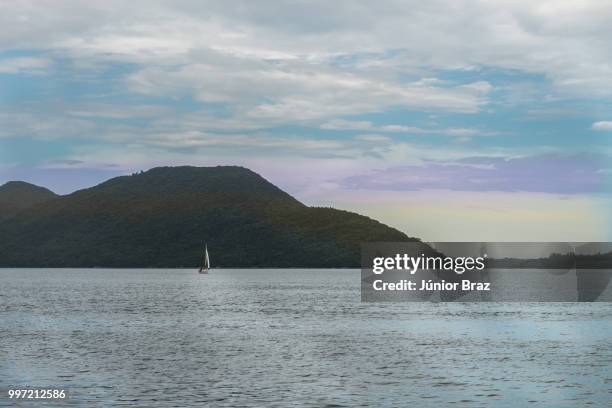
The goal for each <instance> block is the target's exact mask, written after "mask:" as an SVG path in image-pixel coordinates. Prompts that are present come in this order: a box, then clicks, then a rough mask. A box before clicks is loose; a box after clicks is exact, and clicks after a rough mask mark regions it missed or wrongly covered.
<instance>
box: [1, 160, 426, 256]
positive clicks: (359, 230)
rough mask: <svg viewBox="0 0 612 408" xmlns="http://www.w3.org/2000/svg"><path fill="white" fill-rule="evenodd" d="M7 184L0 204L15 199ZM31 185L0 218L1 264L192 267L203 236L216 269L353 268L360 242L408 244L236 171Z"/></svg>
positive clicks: (170, 170) (170, 171)
mask: <svg viewBox="0 0 612 408" xmlns="http://www.w3.org/2000/svg"><path fill="white" fill-rule="evenodd" d="M9 184H13V182H11V183H9ZM9 184H7V185H4V186H2V187H0V203H11V202H19V201H21V199H19V198H18V197H17V196H16V195H15V194H17V191H18V190H19V189H16V188H15V185H12V186H11V185H9ZM24 184H25V183H24ZM29 186H30V187H29V190H30V193H31V194H29V195H28V194H25V195H24V193H19V194H22V197H23V196H27V197H29V198H28V200H29V201H28V202H29V203H30V204H28V205H23V206H22V207H21V208H16V207H18V206H13V207H11V208H12V210H11V211H10V212H5V215H4V218H1V219H0V238H1V239H0V266H3V267H195V266H197V265H199V264H200V263H201V262H202V252H203V246H204V242H207V244H208V249H209V251H210V253H211V258H212V264H213V266H217V267H358V266H359V263H360V243H361V242H367V241H407V240H414V239H413V238H408V237H407V236H406V235H405V234H404V233H402V232H400V231H398V230H395V229H393V228H390V227H388V226H386V225H384V224H381V223H379V222H377V221H375V220H372V219H370V218H368V217H364V216H361V215H358V214H355V213H351V212H347V211H341V210H336V209H332V208H316V207H308V206H306V205H304V204H302V203H300V202H299V201H297V200H296V199H295V198H293V197H291V196H290V195H289V194H287V193H285V192H284V191H282V190H280V189H279V188H277V187H276V186H274V185H273V184H271V183H269V182H268V181H267V180H265V179H264V178H263V177H261V176H260V175H258V174H256V173H254V172H253V171H251V170H249V169H246V168H242V167H234V166H218V167H187V166H185V167H160V168H154V169H151V170H149V171H146V172H141V173H138V174H133V175H131V176H122V177H117V178H113V179H111V180H108V181H106V182H104V183H102V184H99V185H97V186H95V187H92V188H88V189H84V190H80V191H77V192H74V193H72V194H69V195H65V196H56V195H54V194H53V193H51V192H50V191H49V190H46V189H42V188H40V187H36V186H32V185H29ZM35 192H36V194H35ZM37 194H38V195H37ZM25 201H27V200H24V202H25Z"/></svg>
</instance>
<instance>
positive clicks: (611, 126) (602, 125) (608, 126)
mask: <svg viewBox="0 0 612 408" xmlns="http://www.w3.org/2000/svg"><path fill="white" fill-rule="evenodd" d="M591 128H592V129H593V130H612V121H601V122H595V123H593V125H592V126H591Z"/></svg>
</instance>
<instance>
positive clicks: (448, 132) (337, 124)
mask: <svg viewBox="0 0 612 408" xmlns="http://www.w3.org/2000/svg"><path fill="white" fill-rule="evenodd" d="M321 128H322V129H329V130H365V131H376V132H391V133H408V134H416V135H425V134H429V135H444V136H457V137H471V136H494V135H498V134H499V132H493V131H485V130H480V129H473V128H443V129H425V128H421V127H417V126H405V125H375V124H373V123H372V122H369V121H355V120H346V119H333V120H330V121H328V122H325V123H323V124H322V125H321Z"/></svg>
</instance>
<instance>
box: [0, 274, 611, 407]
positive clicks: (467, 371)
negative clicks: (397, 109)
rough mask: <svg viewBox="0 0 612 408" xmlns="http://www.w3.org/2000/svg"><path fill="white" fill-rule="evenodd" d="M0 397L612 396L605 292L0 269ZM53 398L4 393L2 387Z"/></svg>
mask: <svg viewBox="0 0 612 408" xmlns="http://www.w3.org/2000/svg"><path fill="white" fill-rule="evenodd" d="M0 284H1V286H0V391H1V393H2V395H1V396H0V406H13V405H16V406H36V407H44V406H84V407H114V406H139V407H168V406H177V407H192V406H193V407H195V406H198V407H200V406H214V407H224V406H227V407H248V406H256V407H287V406H297V407H326V406H327V407H344V406H346V407H357V406H373V407H405V406H419V407H429V406H431V407H439V406H443V405H445V404H452V405H453V406H457V407H462V406H466V407H478V406H482V407H489V406H507V407H520V406H534V407H539V406H542V407H544V406H546V407H575V406H589V405H592V406H610V404H612V303H361V302H360V271H358V270H263V269H262V270H214V271H212V273H211V274H210V275H198V274H197V273H196V272H195V271H193V270H151V269H146V270H117V269H116V270H105V269H50V270H43V269H0ZM24 386H27V387H29V388H49V387H54V388H57V387H59V388H65V389H68V390H69V395H70V398H69V399H68V400H66V401H61V402H60V401H55V402H54V401H44V402H40V401H19V402H15V401H10V400H9V399H8V398H7V389H9V388H14V387H24Z"/></svg>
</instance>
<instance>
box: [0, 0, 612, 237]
mask: <svg viewBox="0 0 612 408" xmlns="http://www.w3.org/2000/svg"><path fill="white" fill-rule="evenodd" d="M606 3H607V4H606ZM610 21H612V3H609V2H598V1H593V2H588V1H580V2H578V1H538V2H534V1H517V0H513V1H507V2H504V1H469V2H464V1H454V2H448V1H435V0H434V1H427V2H422V1H415V2H409V1H397V2H395V1H377V2H372V1H333V2H330V1H312V0H311V1H304V2H301V1H270V2H263V1H258V2H253V1H232V2H227V1H180V0H179V1H134V0H132V1H125V0H122V1H113V0H104V1H87V2H84V1H53V2H47V1H2V0H0V26H1V27H2V30H0V106H1V110H0V183H3V182H5V181H8V180H13V179H21V180H26V181H31V182H34V183H36V184H40V185H44V186H47V187H49V188H51V189H52V190H54V191H56V192H58V193H69V192H71V191H74V190H75V189H78V188H83V187H87V186H90V185H93V184H96V183H98V182H100V181H102V180H105V179H107V178H109V177H113V176H116V175H120V174H126V173H130V172H132V171H134V170H140V169H147V168H150V167H154V166H158V165H182V164H192V165H217V164H238V165H244V166H247V167H250V168H252V169H253V170H255V171H257V172H259V173H260V174H262V175H263V176H265V177H266V178H267V179H269V180H270V181H272V182H273V183H275V184H277V185H279V186H280V187H282V188H284V189H285V190H287V191H289V192H290V193H292V194H293V195H295V196H296V197H297V198H299V199H300V200H302V201H304V202H305V203H308V204H311V205H326V206H327V205H331V206H336V207H341V208H345V209H350V210H355V211H359V212H361V213H364V214H366V215H370V216H372V217H374V218H377V219H380V220H382V221H384V222H386V223H388V224H390V225H393V226H396V227H398V228H400V229H402V230H403V231H405V232H407V233H408V234H409V235H413V236H419V237H422V238H424V239H428V240H480V239H483V240H522V241H524V240H551V241H554V240H563V241H565V240H568V241H581V240H586V241H589V240H610V239H611V238H612V220H610V218H609V215H610V213H611V211H610V210H611V209H612V206H611V203H612V201H611V200H610V192H611V190H612V183H611V182H610V178H611V176H610V175H611V174H612V160H611V156H612V47H610V46H609V39H610V38H612V25H610V24H609V22H610Z"/></svg>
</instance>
